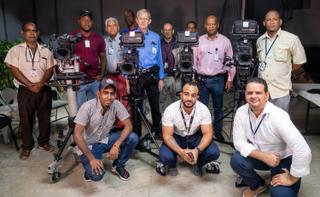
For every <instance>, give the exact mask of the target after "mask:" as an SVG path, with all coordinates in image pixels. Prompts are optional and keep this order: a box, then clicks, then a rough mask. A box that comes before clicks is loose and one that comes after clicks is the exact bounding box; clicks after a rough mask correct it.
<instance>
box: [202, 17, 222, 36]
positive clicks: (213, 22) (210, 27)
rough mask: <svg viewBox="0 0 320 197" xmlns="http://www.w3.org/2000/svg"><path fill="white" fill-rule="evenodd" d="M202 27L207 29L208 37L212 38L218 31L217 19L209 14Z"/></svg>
mask: <svg viewBox="0 0 320 197" xmlns="http://www.w3.org/2000/svg"><path fill="white" fill-rule="evenodd" d="M204 28H205V29H206V31H207V34H208V37H210V38H213V37H215V36H216V34H217V33H218V29H219V21H218V18H217V17H216V16H214V15H210V16H208V17H207V18H206V20H205V23H204Z"/></svg>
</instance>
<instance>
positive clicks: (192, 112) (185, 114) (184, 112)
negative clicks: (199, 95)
mask: <svg viewBox="0 0 320 197" xmlns="http://www.w3.org/2000/svg"><path fill="white" fill-rule="evenodd" d="M197 102H198V101H196V103H197ZM196 103H195V104H194V105H193V108H192V111H191V113H190V114H188V113H187V112H186V111H184V109H183V107H182V105H183V104H182V101H181V100H180V108H181V109H182V112H183V115H184V116H192V114H194V113H195V111H194V110H195V109H196V108H195V106H196Z"/></svg>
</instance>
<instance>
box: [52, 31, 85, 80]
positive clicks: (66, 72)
mask: <svg viewBox="0 0 320 197" xmlns="http://www.w3.org/2000/svg"><path fill="white" fill-rule="evenodd" d="M81 41H82V35H81V33H78V34H76V35H71V34H63V35H61V36H57V35H56V34H53V35H51V37H50V39H49V48H50V49H51V51H52V53H53V56H54V58H55V59H56V60H57V64H56V66H55V68H54V73H53V74H54V75H53V76H54V79H55V80H69V79H71V80H72V79H82V78H84V77H85V76H86V75H85V74H84V73H83V72H80V71H79V70H80V69H79V62H80V58H79V56H77V55H76V54H75V45H76V43H78V42H81Z"/></svg>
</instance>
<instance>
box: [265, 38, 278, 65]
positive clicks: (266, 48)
mask: <svg viewBox="0 0 320 197" xmlns="http://www.w3.org/2000/svg"><path fill="white" fill-rule="evenodd" d="M277 39H278V35H277V37H276V38H275V39H274V40H273V42H272V43H271V46H270V48H269V49H268V46H267V44H268V43H267V42H268V37H266V39H265V44H264V46H265V53H266V57H265V61H266V59H267V56H268V54H269V52H270V50H271V48H272V46H273V44H274V43H275V42H276V40H277Z"/></svg>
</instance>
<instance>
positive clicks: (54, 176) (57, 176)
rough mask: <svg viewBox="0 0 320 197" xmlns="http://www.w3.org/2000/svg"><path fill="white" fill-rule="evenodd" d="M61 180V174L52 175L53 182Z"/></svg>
mask: <svg viewBox="0 0 320 197" xmlns="http://www.w3.org/2000/svg"><path fill="white" fill-rule="evenodd" d="M60 179H61V173H60V172H54V173H53V174H52V177H51V180H52V181H53V182H55V183H56V182H58V181H60Z"/></svg>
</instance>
